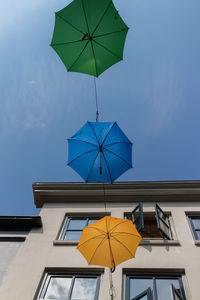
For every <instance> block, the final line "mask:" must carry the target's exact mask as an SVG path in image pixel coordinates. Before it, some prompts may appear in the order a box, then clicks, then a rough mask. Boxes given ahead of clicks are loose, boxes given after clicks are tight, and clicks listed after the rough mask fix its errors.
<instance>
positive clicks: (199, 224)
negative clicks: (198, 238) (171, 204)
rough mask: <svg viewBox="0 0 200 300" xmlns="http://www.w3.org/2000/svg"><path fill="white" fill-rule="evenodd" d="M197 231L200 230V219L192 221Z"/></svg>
mask: <svg viewBox="0 0 200 300" xmlns="http://www.w3.org/2000/svg"><path fill="white" fill-rule="evenodd" d="M192 223H193V224H194V228H195V229H200V219H192Z"/></svg>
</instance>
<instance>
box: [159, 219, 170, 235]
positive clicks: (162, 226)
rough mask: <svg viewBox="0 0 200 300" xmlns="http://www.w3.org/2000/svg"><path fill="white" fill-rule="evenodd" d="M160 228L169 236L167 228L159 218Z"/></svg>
mask: <svg viewBox="0 0 200 300" xmlns="http://www.w3.org/2000/svg"><path fill="white" fill-rule="evenodd" d="M160 229H162V231H164V233H165V234H166V235H167V236H169V237H170V238H171V234H170V230H169V228H168V227H167V226H166V225H165V223H163V222H162V220H161V219H160Z"/></svg>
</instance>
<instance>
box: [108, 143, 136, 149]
mask: <svg viewBox="0 0 200 300" xmlns="http://www.w3.org/2000/svg"><path fill="white" fill-rule="evenodd" d="M116 144H128V145H132V144H133V143H131V142H115V143H111V144H106V145H104V148H105V147H107V146H112V145H116Z"/></svg>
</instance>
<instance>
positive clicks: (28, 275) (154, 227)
mask: <svg viewBox="0 0 200 300" xmlns="http://www.w3.org/2000/svg"><path fill="white" fill-rule="evenodd" d="M33 193H34V201H35V205H36V207H40V208H42V209H41V212H40V217H41V219H42V224H43V226H42V227H41V228H33V229H32V230H31V231H30V233H29V234H28V236H27V238H26V241H25V243H23V245H22V246H21V247H20V249H19V250H18V252H17V255H16V257H15V259H14V261H13V263H12V266H11V267H10V269H9V272H8V273H7V274H6V276H4V280H3V283H2V285H1V288H0V299H6V300H11V299H12V300H13V299H21V300H39V299H56V300H57V299H59V300H61V299H62V300H64V299H66V300H67V299H73V300H97V299H98V300H107V299H111V296H110V270H109V269H108V268H103V267H98V266H91V265H89V266H88V264H87V262H86V260H85V259H84V257H83V256H82V255H81V254H80V252H79V251H78V250H77V249H76V246H77V244H78V240H79V239H80V236H81V232H82V229H83V228H84V227H85V226H87V225H88V224H91V223H92V222H95V221H96V220H98V219H99V218H101V217H103V216H105V215H111V216H113V217H117V218H129V219H131V220H132V221H133V222H134V224H135V226H136V227H137V228H138V230H139V231H140V233H141V235H142V237H143V239H142V241H141V243H140V245H139V247H138V249H137V252H136V256H135V258H133V259H130V260H128V261H126V262H124V263H122V264H120V265H119V266H117V267H116V270H115V272H114V273H113V274H112V278H113V286H114V299H122V300H139V299H142V300H149V299H155V300H168V299H169V300H177V299H178V300H180V299H182V300H186V299H187V300H199V299H200V296H199V295H200V284H199V276H200V247H199V246H200V181H172V182H169V181H168V182H118V183H114V184H101V183H93V184H91V183H34V184H33Z"/></svg>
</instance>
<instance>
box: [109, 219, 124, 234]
mask: <svg viewBox="0 0 200 300" xmlns="http://www.w3.org/2000/svg"><path fill="white" fill-rule="evenodd" d="M127 221H128V220H123V222H121V223H118V224H117V225H115V226H114V227H113V228H112V229H111V230H110V233H111V232H113V230H114V229H115V228H116V227H117V226H119V225H121V224H122V223H125V222H127Z"/></svg>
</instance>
